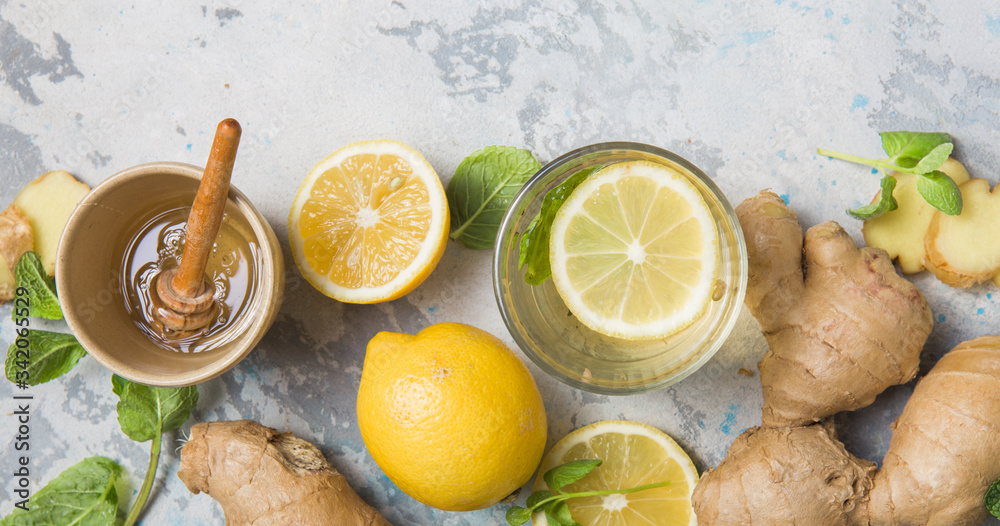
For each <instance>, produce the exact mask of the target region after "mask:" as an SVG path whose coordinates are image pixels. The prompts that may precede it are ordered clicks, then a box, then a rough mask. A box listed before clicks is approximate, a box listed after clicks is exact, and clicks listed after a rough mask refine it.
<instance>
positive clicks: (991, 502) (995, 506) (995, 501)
mask: <svg viewBox="0 0 1000 526" xmlns="http://www.w3.org/2000/svg"><path fill="white" fill-rule="evenodd" d="M983 500H984V501H985V502H986V509H988V510H990V514H992V515H993V516H994V517H996V518H998V519H1000V480H998V481H996V482H994V483H993V485H992V486H990V489H988V490H986V496H985V498H984V499H983Z"/></svg>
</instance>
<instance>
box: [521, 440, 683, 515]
mask: <svg viewBox="0 0 1000 526" xmlns="http://www.w3.org/2000/svg"><path fill="white" fill-rule="evenodd" d="M581 459H600V460H602V461H603V463H602V464H601V465H600V466H598V467H597V468H594V471H591V472H590V473H589V474H588V475H587V476H586V477H584V478H582V479H580V480H579V481H577V482H575V483H573V484H569V485H567V486H564V487H563V488H562V489H560V492H562V493H577V492H584V491H604V490H609V489H626V488H634V487H637V486H643V485H646V484H653V483H657V482H664V481H669V482H670V484H669V485H667V486H662V487H659V488H652V489H647V490H642V491H637V492H634V493H624V494H621V493H619V494H612V495H599V496H594V497H579V498H573V499H568V500H566V504H567V505H568V506H569V510H570V513H572V515H573V519H574V520H576V522H578V523H580V524H581V525H582V526H634V525H638V524H642V525H645V526H693V525H695V524H697V519H696V517H695V514H694V510H693V509H692V508H691V493H692V492H693V491H694V487H695V484H697V482H698V470H697V469H696V468H695V467H694V464H693V463H692V462H691V459H690V458H689V457H688V456H687V453H685V452H684V450H683V449H681V447H680V446H679V445H677V443H676V442H674V440H673V439H672V438H670V437H669V436H667V435H666V434H665V433H664V432H662V431H660V430H659V429H656V428H654V427H652V426H648V425H646V424H642V423H639V422H629V421H621V420H606V421H603V422H597V423H594V424H591V425H589V426H586V427H581V428H580V429H577V430H576V431H573V432H572V433H570V434H568V435H566V436H565V437H563V439H562V440H560V441H559V442H558V443H556V445H555V446H554V447H553V448H552V451H549V454H548V455H546V456H545V459H544V460H543V461H542V467H541V468H540V469H539V471H538V478H537V479H535V486H534V490H533V491H539V490H543V489H549V488H548V486H547V485H546V484H545V480H544V479H543V475H544V474H545V472H546V471H548V470H550V469H552V468H554V467H556V466H559V465H562V464H565V463H566V462H570V461H573V460H581ZM531 519H532V524H533V525H534V526H547V525H548V521H547V520H546V519H545V515H544V513H542V512H535V514H534V515H533V516H532V518H531Z"/></svg>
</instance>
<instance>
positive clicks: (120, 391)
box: [111, 375, 198, 442]
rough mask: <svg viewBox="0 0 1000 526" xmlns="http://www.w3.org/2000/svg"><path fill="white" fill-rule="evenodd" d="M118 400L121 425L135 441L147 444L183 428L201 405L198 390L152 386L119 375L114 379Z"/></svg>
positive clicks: (114, 388) (192, 387) (113, 377)
mask: <svg viewBox="0 0 1000 526" xmlns="http://www.w3.org/2000/svg"><path fill="white" fill-rule="evenodd" d="M111 386H112V390H113V391H114V393H115V394H116V395H118V397H119V398H120V400H119V401H118V423H119V424H120V425H121V427H122V431H123V432H125V434H126V435H128V437H129V438H131V439H132V440H135V441H136V442H145V441H147V440H152V439H153V438H156V437H159V436H160V435H161V434H163V433H166V432H168V431H173V430H175V429H178V428H180V427H181V426H182V425H184V422H187V420H188V418H190V417H191V411H192V410H193V409H194V407H195V405H197V404H198V389H197V388H196V387H194V386H189V387H149V386H146V385H142V384H139V383H135V382H131V381H129V380H126V379H124V378H122V377H120V376H118V375H113V376H112V377H111Z"/></svg>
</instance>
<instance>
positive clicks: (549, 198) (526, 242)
mask: <svg viewBox="0 0 1000 526" xmlns="http://www.w3.org/2000/svg"><path fill="white" fill-rule="evenodd" d="M598 168H599V167H597V166H592V167H590V168H586V169H583V170H580V171H579V172H576V173H575V174H573V175H571V176H570V177H568V178H567V179H566V180H565V181H563V182H562V183H561V184H560V185H559V186H557V187H555V188H553V189H552V190H549V192H548V193H547V194H545V197H544V198H543V199H542V208H541V210H539V212H538V216H537V217H535V219H534V220H533V221H532V222H531V224H530V225H528V228H527V230H525V231H524V234H522V235H521V245H520V249H521V251H520V253H519V254H518V268H521V267H524V266H525V265H527V266H528V269H527V270H525V271H524V280H525V281H527V282H528V284H529V285H541V284H542V283H545V280H547V279H549V276H551V275H552V267H551V266H550V264H549V234H550V232H551V230H552V221H554V220H555V218H556V212H558V211H559V208H560V207H562V205H563V203H565V202H566V199H568V198H569V195H570V194H571V193H573V190H575V189H576V187H577V186H580V183H582V182H583V181H584V180H585V179H587V177H588V176H590V174H591V173H593V172H594V170H597V169H598Z"/></svg>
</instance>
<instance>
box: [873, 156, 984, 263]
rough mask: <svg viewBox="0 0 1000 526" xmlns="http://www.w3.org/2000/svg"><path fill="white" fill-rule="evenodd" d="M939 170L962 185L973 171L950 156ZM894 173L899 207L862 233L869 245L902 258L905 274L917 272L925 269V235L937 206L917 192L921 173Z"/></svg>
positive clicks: (877, 196)
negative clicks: (929, 202)
mask: <svg viewBox="0 0 1000 526" xmlns="http://www.w3.org/2000/svg"><path fill="white" fill-rule="evenodd" d="M939 170H941V171H942V172H944V173H945V174H946V175H947V176H948V177H951V179H952V180H953V181H955V184H958V185H961V184H962V183H964V182H966V181H968V180H969V172H968V171H967V170H966V169H965V167H964V166H962V163H960V162H958V161H956V160H955V159H952V158H949V159H948V160H947V161H945V162H944V164H942V165H941V167H940V168H939ZM892 176H893V177H895V178H896V189H895V190H893V192H892V196H893V197H894V198H895V199H896V203H897V204H898V205H899V208H897V209H896V210H893V211H892V212H888V213H886V214H884V215H881V216H878V217H876V218H873V219H868V220H867V221H865V223H864V226H863V227H862V228H861V232H862V233H863V234H864V236H865V244H866V245H868V246H870V247H878V248H881V249H884V250H885V251H886V252H888V253H889V258H890V259H897V258H898V259H899V267H900V269H902V271H903V273H904V274H914V273H917V272H920V271H921V270H924V262H923V260H924V256H925V254H926V251H925V250H924V238H925V237H926V236H927V229H928V228H929V227H930V226H931V219H933V218H934V213H935V212H937V209H936V208H934V207H933V206H931V205H929V204H927V201H925V200H924V198H923V197H921V196H920V192H918V191H917V183H918V182H919V181H920V176H919V175H913V174H907V173H895V172H893V173H892ZM881 193H882V192H879V193H878V194H876V195H875V199H873V200H872V202H873V203H875V202H878V200H879V199H880V198H881Z"/></svg>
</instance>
